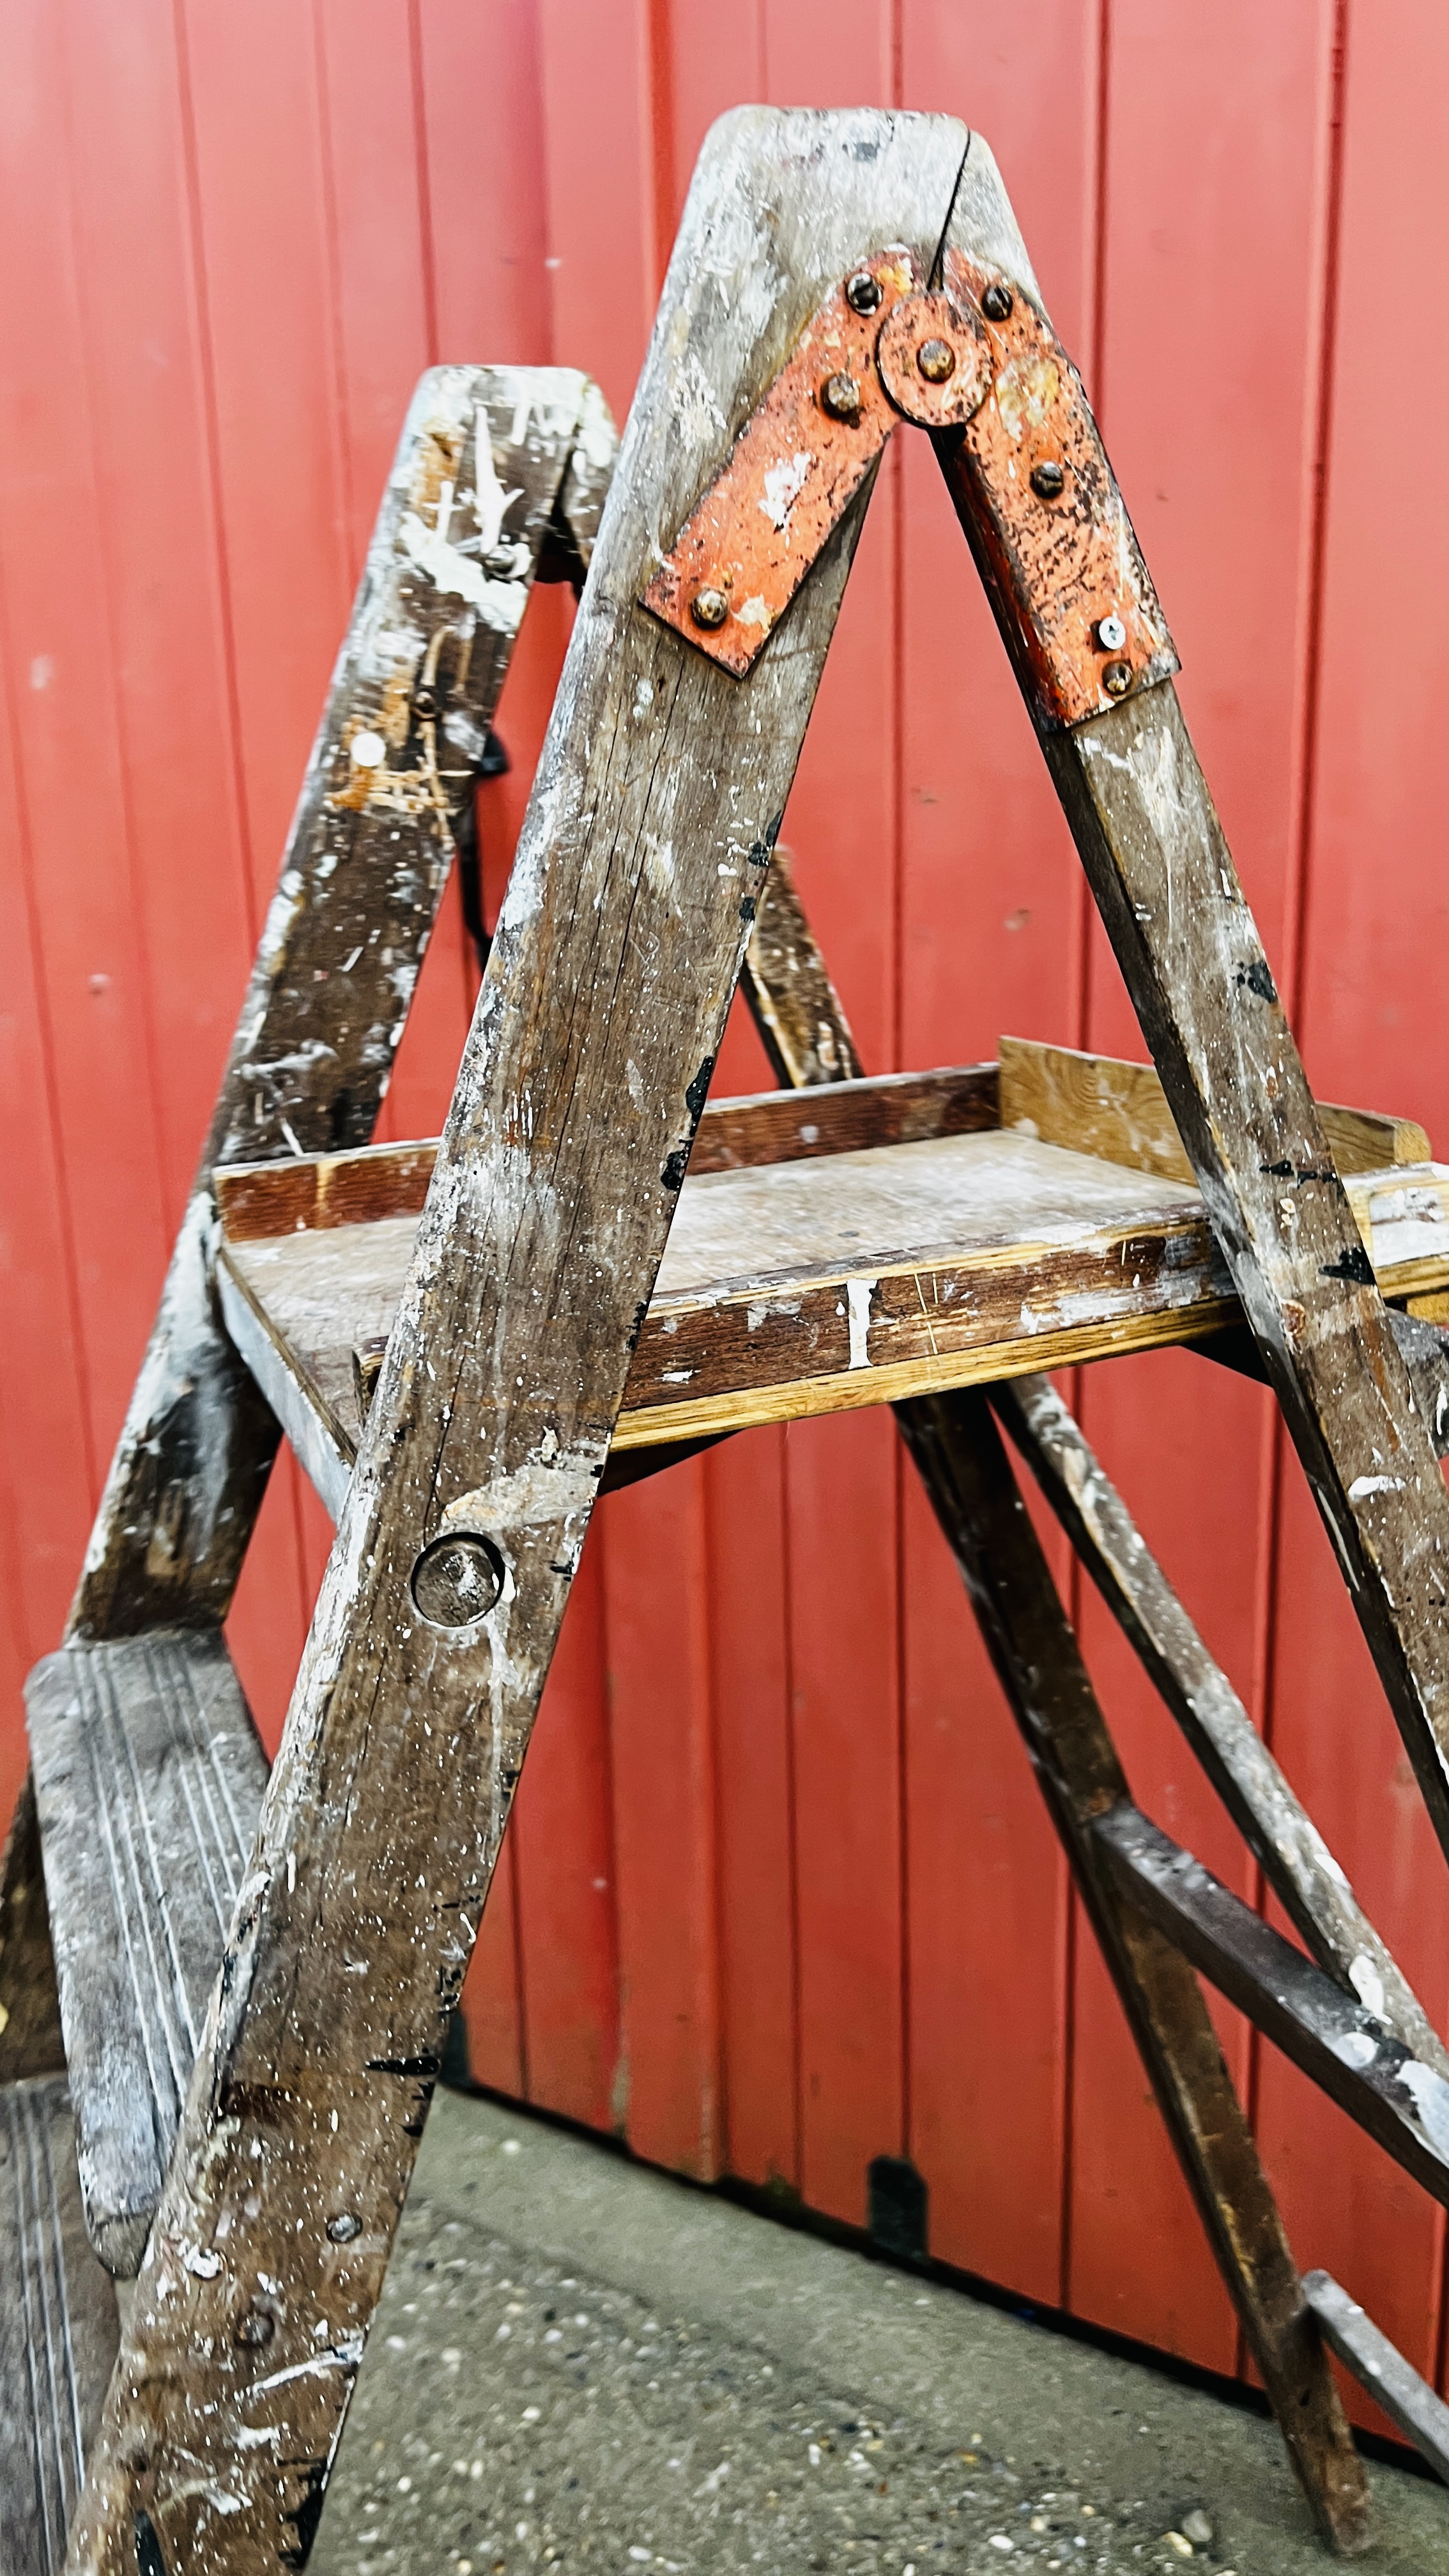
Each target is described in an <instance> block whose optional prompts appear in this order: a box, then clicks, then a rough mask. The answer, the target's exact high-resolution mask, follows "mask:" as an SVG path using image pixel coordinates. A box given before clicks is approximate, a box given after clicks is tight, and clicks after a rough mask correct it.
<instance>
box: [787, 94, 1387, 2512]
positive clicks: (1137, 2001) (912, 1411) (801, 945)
mask: <svg viewBox="0 0 1449 2576" xmlns="http://www.w3.org/2000/svg"><path fill="white" fill-rule="evenodd" d="M972 148H973V151H974V149H975V148H976V147H975V141H974V138H973V146H972ZM744 988H745V993H746V996H747V999H748V1000H749V1003H750V1006H751V1009H752V1011H753V1013H754V1017H755V1023H756V1026H757V1028H758V1029H759V1031H760V1035H761V1038H762V1040H763V1041H764V1044H765V1046H766V1049H767V1051H768V1053H769V1055H770V1059H771V1062H772V1064H773V1065H774V1067H775V1070H776V1072H777V1073H778V1075H779V1077H780V1080H781V1081H782V1082H784V1083H786V1084H788V1085H790V1086H791V1087H792V1088H806V1087H808V1086H809V1085H811V1084H812V1083H814V1082H818V1081H821V1080H829V1079H836V1078H838V1077H839V1076H840V1075H844V1074H856V1073H859V1071H860V1070H861V1066H860V1058H859V1055H858V1052H857V1050H856V1045H855V1040H854V1036H853V1033H852V1031H851V1028H850V1024H849V1022H848V1020H847V1019H846V1016H845V1012H844V1010H843V1008H842V1005H841V1002H840V999H839V996H838V995H837V993H836V991H835V988H834V986H833V984H832V983H831V981H830V977H829V973H828V970H827V968H826V965H825V961H824V959H823V957H822V955H821V953H820V950H819V948H818V947H817V946H816V943H815V939H814V935H813V933H812V932H811V929H810V926H809V923H808V921H807V919H806V915H805V911H804V907H803V905H802V903H801V901H800V897H799V894H798V891H797V889H796V887H795V883H794V878H793V875H792V873H791V871H790V868H789V866H788V863H785V864H782V859H781V855H780V854H778V853H777V855H776V859H775V863H774V866H773V868H772V870H771V875H770V882H769V885H768V887H767V890H766V896H765V900H764V902H763V903H762V905H761V908H760V917H759V920H758V922H757V924H756V928H755V933H754V936H753V938H752V940H751V942H750V948H749V951H748V954H747V956H746V960H745V973H744ZM1026 1383H1027V1385H1028V1387H1034V1386H1037V1385H1041V1386H1043V1387H1044V1386H1045V1381H1044V1380H1040V1381H1038V1380H1028V1381H1026ZM1054 1400H1055V1399H1054ZM1064 1409H1065V1408H1064ZM893 1411H894V1413H895V1417H896V1422H897V1424H898V1426H899V1429H900V1432H901V1436H902V1438H903V1439H904V1441H905V1443H906V1447H907V1449H908V1450H909V1452H910V1454H911V1457H912V1459H913V1460H914V1463H915V1465H916V1468H917V1470H918V1472H919V1474H920V1477H921V1481H922V1483H923V1485H924V1486H925V1489H926V1492H927V1494H928V1495H929V1497H930V1500H931V1503H932V1506H933V1508H934V1510H935V1513H936V1517H937V1520H938V1521H939V1523H940V1526H941V1530H942V1534H943V1536H944V1537H945V1540H946V1543H947V1545H948V1546H949V1547H950V1549H951V1551H952V1554H953V1555H954V1556H955V1558H956V1561H957V1564H958V1566H959V1568H960V1570H961V1573H962V1575H963V1577H964V1579H965V1582H966V1588H967V1592H968V1594H969V1596H970V1599H971V1603H972V1607H973V1608H974V1610H975V1612H976V1616H977V1619H978V1622H979V1624H980V1627H981V1631H982V1635H983V1638H984V1640H985V1643H986V1647H987V1650H988V1652H989V1654H990V1656H991V1659H992V1663H993V1665H994V1667H995V1670H996V1673H997V1676H998V1679H999V1680H1000V1682H1001V1684H1002V1688H1003V1690H1004V1692H1005V1694H1006V1698H1007V1702H1008V1705H1009V1706H1010V1708H1011V1711H1012V1714H1013V1716H1014V1717H1015V1719H1016V1722H1017V1725H1018V1727H1019V1728H1020V1730H1021V1733H1022V1736H1023V1739H1024V1741H1025V1743H1026V1747H1027V1751H1028V1754H1029V1756H1030V1758H1031V1762H1032V1767H1033V1769H1034V1770H1035V1772H1036V1774H1037V1778H1038V1781H1039V1783H1040V1786H1041V1788H1042V1792H1043V1795H1044V1797H1045V1798H1046V1801H1047V1806H1048V1810H1049V1812H1050V1814H1051V1817H1052V1820H1053V1823H1054V1824H1055V1826H1056V1828H1057V1833H1058V1836H1059V1838H1060V1840H1061V1842H1062V1846H1063V1849H1064V1850H1065V1852H1066V1854H1067V1858H1068V1860H1069V1862H1070V1864H1071V1866H1072V1870H1073V1874H1074V1877H1075V1878H1076V1881H1077V1884H1078V1886H1079V1887H1080V1889H1081V1892H1082V1896H1083V1901H1084V1903H1085V1904H1086V1907H1087V1911H1088V1914H1089V1916H1090V1918H1091V1921H1092V1925H1093V1929H1094V1930H1095V1932H1096V1934H1097V1938H1098V1940H1099V1943H1100V1945H1101V1948H1102V1954H1103V1957H1104V1959H1105V1961H1106V1963H1107V1967H1108V1970H1109V1972H1110V1974H1111V1976H1112V1978H1113V1981H1114V1983H1115V1985H1116V1987H1117V1992H1118V1995H1119V1998H1120V2000H1121V2003H1122V2007H1123V2010H1124V2012H1125V2014H1126V2016H1127V2022H1128V2026H1129V2028H1130V2029H1131V2031H1132V2034H1133V2037H1134V2039H1135V2040H1136V2042H1137V2046H1138V2050H1139V2053H1140V2055H1141V2057H1142V2061H1143V2064H1144V2066H1145V2068H1146V2070H1147V2075H1148V2079H1149V2081H1150V2083H1151V2085H1152V2088H1153V2092H1154V2095H1155V2097H1156V2100H1157V2105H1158V2108H1159V2110H1160V2111H1161V2113H1162V2116H1163V2119H1164V2122H1165V2124H1166V2127H1167V2131H1168V2134H1169V2136H1170V2137H1171V2139H1172V2142H1173V2145H1174V2148H1175V2150H1176V2152H1177V2156H1178V2160H1179V2163H1180V2164H1181V2166H1182V2168H1183V2171H1184V2174H1185V2175H1186V2178H1187V2182H1188V2186H1189V2189H1190V2190H1191V2192H1192V2194H1193V2198H1194V2200H1195V2201H1196V2203H1197V2206H1198V2210H1199V2214H1200V2216H1201V2218H1202V2220H1203V2224H1204V2227H1205V2229H1206V2231H1207V2235H1208V2240H1209V2242H1210V2244H1211V2245H1212V2248H1213V2251H1214V2254H1215V2256H1216V2258H1217V2261H1218V2265H1219V2268H1220V2270H1221V2272H1222V2274H1223V2278H1224V2280H1225V2282H1226V2284H1227V2287H1228V2291H1229V2294H1230V2296H1231V2297H1232V2299H1233V2303H1234V2305H1235V2307H1236V2308H1237V2311H1238V2314H1239V2316H1240V2317H1241V2319H1242V2322H1243V2327H1244V2331H1245V2333H1246V2335H1247V2338H1248V2342H1249V2345H1250V2347H1251V2349H1252V2351H1253V2354H1254V2358H1255V2360H1256V2361H1257V2363H1258V2366H1259V2369H1260V2370H1261V2371H1262V2373H1263V2378H1264V2382H1265V2385H1266V2386H1267V2388H1268V2391H1269V2394H1270V2396H1271V2398H1272V2401H1273V2406H1274V2411H1275V2413H1276V2414H1277V2416H1278V2419H1279V2423H1280V2426H1281V2428H1282V2432H1283V2437H1284V2441H1285V2444H1286V2446H1287V2448H1288V2452H1289V2456H1290V2458H1291V2459H1292V2462H1293V2466H1294V2468H1295V2470H1296V2472H1297V2475H1298V2477H1299V2480H1300V2482H1301V2484H1302V2486H1303V2489H1304V2492H1305V2494H1306V2495H1307V2498H1308V2501H1309V2505H1310V2508H1311V2509H1312V2511H1313V2514H1314V2516H1315V2519H1316V2520H1317V2522H1318V2524H1319V2527H1320V2529H1321V2530H1322V2531H1323V2532H1324V2535H1325V2537H1326V2538H1327V2539H1328V2540H1329V2541H1330V2543H1331V2545H1332V2546H1334V2547H1335V2548H1337V2549H1339V2550H1341V2551H1343V2552H1344V2553H1345V2554H1349V2553H1352V2552H1353V2551H1355V2550H1357V2549H1358V2548H1360V2547H1361V2546H1362V2545H1363V2544H1364V2541H1365V2539H1366V2536H1367V2525H1366V2506H1367V2499H1366V2493H1365V2489H1364V2484H1363V2476H1362V2471H1361V2469H1360V2468H1359V2466H1358V2462H1357V2459H1356V2456H1355V2454H1354V2450H1353V2442H1352V2437H1351V2435H1350V2434H1349V2431H1348V2427H1347V2423H1346V2420H1345V2419H1344V2417H1343V2413H1342V2409H1341V2407H1340V2406H1339V2403H1338V2399H1337V2396H1336V2394H1335V2392H1334V2390H1333V2385H1332V2380H1331V2376H1330V2373H1329V2371H1328V2367H1327V2363H1326V2361H1325V2359H1324V2356H1323V2352H1322V2349H1321V2347H1319V2346H1318V2345H1317V2339H1316V2337H1315V2335H1314V2333H1313V2330H1312V2326H1311V2324H1310V2322H1309V2321H1308V2318H1307V2311H1306V2306H1305V2302H1304V2298H1303V2293H1302V2289H1301V2285H1300V2284H1299V2283H1298V2278H1297V2274H1296V2272H1295V2270H1294V2266H1293V2258H1292V2254H1291V2251H1290V2249H1289V2247H1288V2243H1287V2238H1286V2236H1285V2234H1284V2230H1283V2224H1282V2220H1281V2218H1280V2216H1279V2214H1278V2210H1277V2206H1276V2203H1275V2202H1274V2200H1273V2196H1272V2193H1271V2191H1270V2189H1269V2186H1268V2183H1267V2180H1266V2178H1265V2176H1264V2174H1263V2171H1262V2167H1261V2164H1260V2163H1259V2161H1258V2155H1257V2149H1256V2147H1255V2145H1254V2142H1253V2138H1252V2133H1251V2131H1250V2129H1249V2127H1248V2124H1247V2121H1246V2119H1245V2117H1244V2115H1243V2111H1242V2108H1241V2105H1240V2104H1239V2101H1238V2098H1237V2094H1236V2092H1235V2091H1234V2088H1233V2084H1232V2079H1231V2077H1230V2075H1229V2073H1228V2070H1227V2067H1226V2065H1225V2063H1224V2061H1223V2056H1222V2051H1221V2048H1220V2047H1219V2044H1218V2040H1217V2035H1216V2032H1215V2031H1214V2029H1213V2026H1212V2021H1211V2018H1210V2016H1209V2014H1208V2011H1207V2007H1206V2005H1205V2003H1204V2001H1203V1997H1202V1993H1201V1990H1200V1988H1199V1986H1198V1984H1197V1980H1196V1978H1195V1977H1194V1975H1193V1973H1192V1970H1191V1968H1190V1967H1189V1965H1188V1963H1187V1961H1186V1960H1185V1959H1184V1958H1182V1957H1181V1956H1180V1955H1179V1954H1178V1952H1177V1950H1176V1949H1175V1948H1174V1946H1173V1943H1172V1941H1171V1940H1170V1938H1169V1937H1168V1936H1167V1934H1166V1933H1165V1932H1164V1931H1162V1930H1161V1929H1160V1928H1159V1927H1158V1926H1156V1925H1153V1924H1149V1923H1148V1922H1147V1921H1146V1920H1145V1918H1144V1917H1143V1915H1142V1914H1141V1913H1140V1912H1139V1911H1138V1909H1137V1908H1135V1907H1134V1906H1133V1905H1132V1904H1131V1903H1130V1902H1128V1901H1126V1900H1125V1899H1124V1898H1123V1896H1122V1895H1121V1893H1120V1892H1119V1890H1118V1888H1117V1886H1116V1884H1115V1883H1114V1880H1113V1877H1112V1874H1111V1871H1110V1868H1109V1867H1108V1866H1107V1865H1106V1860H1105V1856H1104V1855H1103V1854H1102V1853H1101V1851H1100V1850H1099V1849H1098V1847H1097V1845H1096V1844H1095V1842H1094V1840H1093V1834H1092V1825H1093V1822H1094V1820H1095V1818H1096V1817H1097V1816H1098V1815H1099V1814H1100V1813H1102V1812H1104V1811H1108V1810H1110V1809H1111V1808H1112V1807H1114V1806H1115V1805H1116V1804H1117V1803H1119V1802H1121V1801H1125V1800H1126V1799H1127V1783H1126V1779H1125V1776H1124V1774H1123V1772H1122V1770H1121V1766H1120V1764H1119V1762H1118V1759H1117V1755H1116V1751H1115V1748H1114V1746H1113V1744H1112V1739H1111V1736H1110V1734H1109V1732H1108V1729H1107V1725H1106V1721H1105V1719H1104V1717H1103V1715H1102V1712H1101V1709H1100V1707H1099V1705H1098V1703H1097V1700H1096V1696H1095V1694H1094V1692H1093V1689H1092V1685H1091V1682H1090V1680H1089V1679H1088V1676H1087V1672H1086V1668H1085V1666H1084V1665H1083V1663H1082V1659H1081V1654H1080V1651H1079V1649H1078V1647H1077V1642H1076V1639H1075V1636H1074V1635H1073V1632H1072V1629H1071V1626H1070V1623H1069V1621H1068V1619H1067V1616H1066V1613H1065V1611H1064V1609H1063V1607H1062V1603H1061V1598H1060V1595H1059V1593H1058V1591H1057V1587H1056V1584H1055V1581H1054V1579H1053V1577H1052V1573H1051V1569H1050V1567H1049V1566H1048V1564H1047V1561H1046V1557H1045V1554H1044V1553H1043V1550H1042V1547H1041V1544H1040V1541H1039V1540H1038V1539H1037V1536H1036V1533H1035V1531H1034V1529H1033V1528H1032V1524H1031V1521H1030V1519H1029V1517H1028V1515H1027V1513H1026V1510H1025V1508H1024V1506H1023V1504H1022V1501H1021V1497H1020V1494H1019V1492H1018V1490H1017V1487H1016V1484H1015V1481H1014V1479H1013V1477H1012V1474H1011V1470H1010V1468H1009V1466H1008V1465H1007V1463H1006V1458H1005V1454H1004V1452H1003V1451H1002V1448H1001V1442H1000V1437H999V1434H998V1433H997V1430H996V1426H995V1424H994V1422H993V1420H992V1418H991V1414H990V1412H989V1411H988V1410H987V1406H986V1402H985V1400H984V1398H983V1397H982V1396H980V1395H979V1394H977V1393H975V1392H970V1393H968V1392H966V1391H964V1390H963V1391H961V1392H957V1393H951V1394H946V1395H939V1396H927V1397H918V1398H916V1399H914V1400H913V1401H912V1402H910V1403H907V1404H897V1405H896V1406H894V1407H893ZM1068 1419H1070V1417H1068ZM1073 1428H1075V1426H1073ZM1077 1436H1078V1438H1079V1439H1080V1436H1081V1435H1080V1434H1078V1435H1077ZM1083 1447H1084V1448H1085V1443H1083ZM1087 1455H1088V1457H1090V1455H1091V1453H1090V1451H1088V1452H1087ZM1093 1463H1095V1462H1093ZM1285 1786H1286V1784H1285Z"/></svg>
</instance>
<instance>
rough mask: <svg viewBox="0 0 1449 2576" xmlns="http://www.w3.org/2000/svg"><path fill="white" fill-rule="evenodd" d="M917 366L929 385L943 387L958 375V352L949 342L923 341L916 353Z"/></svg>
mask: <svg viewBox="0 0 1449 2576" xmlns="http://www.w3.org/2000/svg"><path fill="white" fill-rule="evenodd" d="M916 365H917V367H918V369H919V370H920V373H921V374H922V375H923V376H924V377H925V379H926V382H927V384H928V385H943V384H944V383H945V382H946V379H947V377H948V376H954V374H955V373H956V352H955V350H954V349H953V348H952V346H951V343H950V341H949V340H923V341H922V342H921V345H920V347H919V349H918V350H917V351H916Z"/></svg>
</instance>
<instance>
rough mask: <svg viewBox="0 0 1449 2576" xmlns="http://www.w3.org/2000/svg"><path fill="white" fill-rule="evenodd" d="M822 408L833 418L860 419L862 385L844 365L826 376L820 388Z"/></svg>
mask: <svg viewBox="0 0 1449 2576" xmlns="http://www.w3.org/2000/svg"><path fill="white" fill-rule="evenodd" d="M820 408H821V410H822V411H828V412H829V414H830V417H831V419H832V420H846V421H857V420H859V418H860V387H859V385H858V384H857V383H856V381H855V378H854V376H851V375H847V374H846V372H845V369H844V368H843V367H842V368H840V369H839V370H838V371H837V373H836V374H835V375H833V376H827V377H826V379H825V382H824V384H823V385H822V386H821V388H820Z"/></svg>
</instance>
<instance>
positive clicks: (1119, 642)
mask: <svg viewBox="0 0 1449 2576" xmlns="http://www.w3.org/2000/svg"><path fill="white" fill-rule="evenodd" d="M1097 641H1098V643H1099V644H1100V645H1101V647H1102V650H1103V652H1104V653H1120V652H1121V650H1122V647H1123V645H1124V644H1125V643H1126V641H1127V629H1126V627H1125V626H1124V625H1123V623H1122V620H1121V618H1120V617H1116V616H1113V617H1099V618H1098V620H1097Z"/></svg>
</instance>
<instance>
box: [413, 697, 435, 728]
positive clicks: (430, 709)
mask: <svg viewBox="0 0 1449 2576" xmlns="http://www.w3.org/2000/svg"><path fill="white" fill-rule="evenodd" d="M437 712H438V701H437V699H436V698H435V697H434V695H433V692H432V690H431V689H419V690H418V691H417V692H416V694H415V695H414V698H413V714H414V715H415V716H417V717H418V718H419V720H420V721H421V722H422V723H423V724H431V723H432V720H433V718H434V716H435V715H436V714H437Z"/></svg>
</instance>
